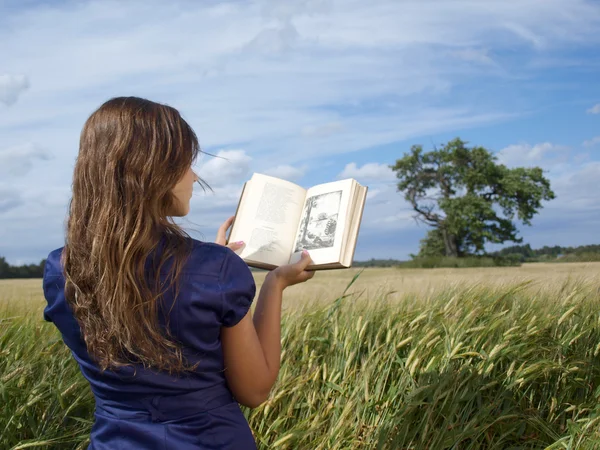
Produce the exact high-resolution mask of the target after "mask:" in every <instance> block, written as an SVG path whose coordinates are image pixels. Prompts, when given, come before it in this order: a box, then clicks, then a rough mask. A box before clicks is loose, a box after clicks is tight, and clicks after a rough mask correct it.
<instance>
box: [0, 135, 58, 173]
mask: <svg viewBox="0 0 600 450" xmlns="http://www.w3.org/2000/svg"><path fill="white" fill-rule="evenodd" d="M50 158H51V155H50V153H49V152H48V150H46V149H44V148H42V147H41V146H39V145H37V144H34V143H32V142H28V143H26V144H23V145H18V146H15V147H9V148H5V149H0V175H2V176H3V177H22V176H24V175H26V174H27V173H28V172H29V171H30V170H31V168H32V167H33V164H34V162H35V160H49V159H50Z"/></svg>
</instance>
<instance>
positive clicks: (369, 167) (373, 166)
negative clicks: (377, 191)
mask: <svg viewBox="0 0 600 450" xmlns="http://www.w3.org/2000/svg"><path fill="white" fill-rule="evenodd" d="M338 178H356V179H359V180H375V181H379V182H384V181H391V180H394V179H395V178H396V176H395V175H394V171H393V170H392V169H390V168H389V166H388V165H387V164H379V163H368V164H365V165H363V166H362V167H358V166H357V165H356V163H349V164H346V167H344V170H342V172H340V174H339V175H338Z"/></svg>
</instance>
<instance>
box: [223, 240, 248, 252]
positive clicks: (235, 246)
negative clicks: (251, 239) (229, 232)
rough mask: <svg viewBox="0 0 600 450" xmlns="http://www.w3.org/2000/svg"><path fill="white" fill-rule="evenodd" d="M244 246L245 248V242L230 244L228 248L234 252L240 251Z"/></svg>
mask: <svg viewBox="0 0 600 450" xmlns="http://www.w3.org/2000/svg"><path fill="white" fill-rule="evenodd" d="M243 246H244V241H238V242H230V243H229V244H227V247H229V248H230V249H231V250H233V251H234V252H235V251H237V250H239V249H240V248H242V247H243Z"/></svg>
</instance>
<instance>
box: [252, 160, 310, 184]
mask: <svg viewBox="0 0 600 450" xmlns="http://www.w3.org/2000/svg"><path fill="white" fill-rule="evenodd" d="M306 169H307V168H306V166H303V167H293V166H289V165H286V164H283V165H280V166H276V167H272V168H270V169H266V170H264V171H263V172H264V173H265V174H266V175H271V176H272V177H277V178H282V179H284V180H287V181H298V180H299V179H301V178H302V177H303V176H304V174H305V173H306Z"/></svg>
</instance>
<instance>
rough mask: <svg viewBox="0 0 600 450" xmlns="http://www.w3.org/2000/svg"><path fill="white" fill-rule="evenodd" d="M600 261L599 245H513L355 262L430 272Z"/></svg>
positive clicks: (367, 265) (372, 265) (360, 265)
mask: <svg viewBox="0 0 600 450" xmlns="http://www.w3.org/2000/svg"><path fill="white" fill-rule="evenodd" d="M595 261H598V262H600V245H582V246H579V247H561V246H560V245H555V246H553V247H548V246H544V247H542V248H539V249H532V248H531V245H529V244H526V245H514V246H511V247H506V248H503V249H502V250H499V251H497V252H492V253H487V254H484V255H471V256H466V257H462V258H450V257H443V256H440V257H433V256H432V257H420V256H416V255H415V256H414V257H413V259H412V260H408V261H402V260H398V259H370V260H368V261H355V262H354V263H353V266H354V267H402V268H422V269H430V268H437V267H457V268H461V267H498V266H519V265H521V264H522V263H527V262H595Z"/></svg>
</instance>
